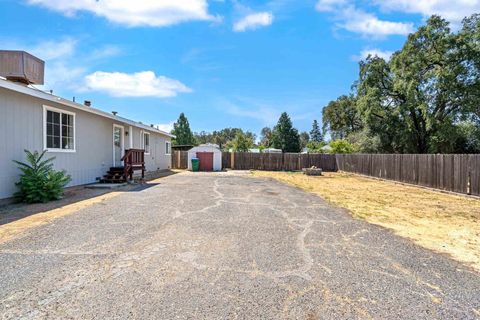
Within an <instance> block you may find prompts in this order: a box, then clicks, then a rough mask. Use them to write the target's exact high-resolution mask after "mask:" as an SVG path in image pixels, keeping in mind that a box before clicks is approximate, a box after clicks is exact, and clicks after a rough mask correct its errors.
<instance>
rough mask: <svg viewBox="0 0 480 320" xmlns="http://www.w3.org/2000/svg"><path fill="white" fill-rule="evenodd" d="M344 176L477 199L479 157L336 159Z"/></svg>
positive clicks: (359, 156) (362, 156) (354, 156)
mask: <svg viewBox="0 0 480 320" xmlns="http://www.w3.org/2000/svg"><path fill="white" fill-rule="evenodd" d="M336 159H337V167H338V168H339V170H342V171H346V172H353V173H359V174H363V175H367V176H372V177H377V178H382V179H388V180H395V181H399V182H405V183H410V184H416V185H421V186H425V187H430V188H436V189H441V190H447V191H453V192H458V193H464V194H467V193H470V194H472V195H477V196H480V155H478V154H476V155H464V154H454V155H451V154H448V155H442V154H347V155H337V157H336Z"/></svg>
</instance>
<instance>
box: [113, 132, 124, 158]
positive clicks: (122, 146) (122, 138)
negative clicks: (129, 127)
mask: <svg viewBox="0 0 480 320" xmlns="http://www.w3.org/2000/svg"><path fill="white" fill-rule="evenodd" d="M115 128H121V129H122V134H121V135H120V147H121V149H122V157H123V153H124V152H125V127H124V126H121V125H119V124H116V123H114V124H113V127H112V152H113V153H112V160H113V162H112V163H113V166H114V167H115V165H116V163H115Z"/></svg>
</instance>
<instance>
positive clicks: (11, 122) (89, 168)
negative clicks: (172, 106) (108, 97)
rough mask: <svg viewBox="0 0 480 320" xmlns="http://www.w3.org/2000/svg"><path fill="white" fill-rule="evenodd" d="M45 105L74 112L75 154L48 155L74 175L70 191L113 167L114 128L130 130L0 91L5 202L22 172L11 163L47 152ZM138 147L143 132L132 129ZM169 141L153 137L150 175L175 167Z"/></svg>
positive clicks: (0, 181)
mask: <svg viewBox="0 0 480 320" xmlns="http://www.w3.org/2000/svg"><path fill="white" fill-rule="evenodd" d="M43 105H48V106H50V107H54V108H58V109H62V110H67V111H70V112H75V114H76V117H75V125H76V128H75V130H76V134H75V144H76V152H74V153H66V152H49V153H47V155H48V156H49V157H52V156H54V157H56V159H55V161H54V166H55V169H57V170H61V169H63V170H66V171H67V173H68V174H70V175H71V176H72V182H71V183H70V186H73V185H80V184H87V183H92V182H95V181H96V179H97V178H98V177H101V176H103V175H104V174H105V173H106V171H107V170H108V169H109V167H110V166H112V164H113V138H112V133H113V124H114V123H116V124H119V125H122V126H124V128H125V131H130V126H129V125H127V124H123V123H121V122H116V121H114V120H112V119H107V118H103V117H100V116H97V115H94V114H91V113H88V112H84V111H82V110H76V109H73V108H68V107H65V106H63V105H61V104H56V103H52V102H49V101H44V100H42V99H39V98H35V97H30V96H27V95H24V94H21V93H16V92H13V91H10V90H7V89H3V88H0V199H2V198H8V197H11V196H12V195H13V193H14V192H15V190H16V188H15V182H16V181H17V180H18V174H19V170H18V169H17V166H16V164H15V163H13V162H12V160H21V161H23V160H24V159H25V155H24V152H23V150H24V149H28V150H31V151H33V150H38V151H41V150H43ZM132 129H133V139H132V140H133V144H134V146H133V147H134V148H142V138H141V132H142V129H140V128H137V127H132ZM168 140H170V138H169V137H166V136H163V135H161V134H158V133H155V132H151V134H150V141H151V142H150V144H151V148H152V153H151V154H150V155H149V156H146V160H145V161H146V167H147V170H148V171H151V170H162V169H169V168H170V162H171V160H170V156H168V155H165V141H168ZM124 142H125V144H124V145H125V148H129V147H130V144H129V142H130V138H129V136H125V137H124Z"/></svg>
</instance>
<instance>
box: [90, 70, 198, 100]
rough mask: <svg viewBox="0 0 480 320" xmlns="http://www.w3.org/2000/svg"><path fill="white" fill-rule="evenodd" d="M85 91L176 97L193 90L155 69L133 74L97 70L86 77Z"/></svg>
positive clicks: (115, 95) (119, 94)
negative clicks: (158, 74)
mask: <svg viewBox="0 0 480 320" xmlns="http://www.w3.org/2000/svg"><path fill="white" fill-rule="evenodd" d="M84 90H85V91H102V92H106V93H108V94H110V95H111V96H114V97H158V98H166V97H174V96H176V95H177V94H179V93H185V92H191V91H192V90H191V89H190V88H188V87H187V86H186V85H184V84H183V83H181V82H180V81H178V80H175V79H170V78H167V77H165V76H158V77H157V76H156V75H155V73H154V72H153V71H142V72H136V73H132V74H128V73H122V72H103V71H96V72H94V73H92V74H89V75H87V76H86V77H85V88H84Z"/></svg>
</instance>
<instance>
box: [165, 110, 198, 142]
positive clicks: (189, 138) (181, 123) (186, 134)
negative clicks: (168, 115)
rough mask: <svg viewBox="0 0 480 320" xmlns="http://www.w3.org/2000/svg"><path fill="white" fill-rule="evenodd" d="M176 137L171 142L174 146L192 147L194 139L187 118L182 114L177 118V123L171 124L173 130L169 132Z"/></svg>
mask: <svg viewBox="0 0 480 320" xmlns="http://www.w3.org/2000/svg"><path fill="white" fill-rule="evenodd" d="M171 133H172V134H174V135H175V136H176V137H175V139H173V140H172V142H173V144H174V145H194V144H195V138H194V136H193V133H192V130H190V124H189V123H188V119H187V117H185V114H184V113H183V112H182V113H180V116H179V117H178V120H177V122H175V123H174V124H173V130H172V132H171Z"/></svg>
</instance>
